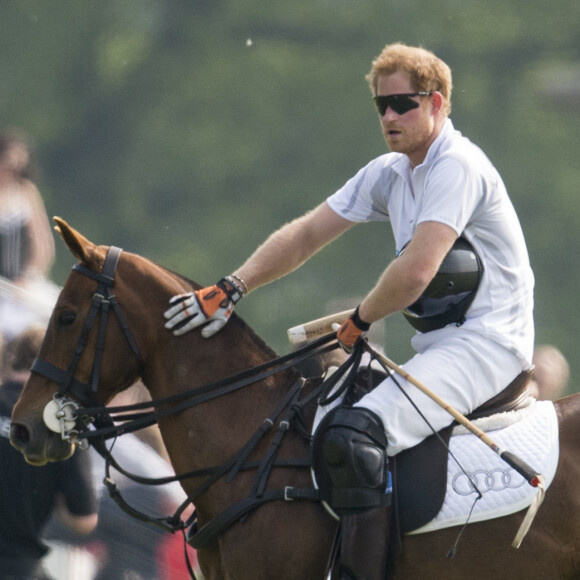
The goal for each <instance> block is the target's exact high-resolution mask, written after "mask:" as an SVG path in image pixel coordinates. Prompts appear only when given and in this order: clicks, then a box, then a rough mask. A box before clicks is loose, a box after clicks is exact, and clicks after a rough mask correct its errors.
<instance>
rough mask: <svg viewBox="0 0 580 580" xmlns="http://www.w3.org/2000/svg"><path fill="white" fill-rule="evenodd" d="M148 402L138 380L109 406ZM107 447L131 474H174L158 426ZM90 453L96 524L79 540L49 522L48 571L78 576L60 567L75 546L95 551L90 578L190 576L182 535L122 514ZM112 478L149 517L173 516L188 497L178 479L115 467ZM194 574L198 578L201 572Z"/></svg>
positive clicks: (65, 577)
mask: <svg viewBox="0 0 580 580" xmlns="http://www.w3.org/2000/svg"><path fill="white" fill-rule="evenodd" d="M146 400H149V401H150V400H151V397H150V395H149V392H148V391H147V390H146V388H145V387H144V385H143V384H142V383H136V384H135V385H133V386H132V387H130V388H129V389H127V390H126V391H124V392H122V393H120V394H119V395H117V396H116V397H115V398H113V400H112V401H111V402H110V403H109V406H110V407H115V406H124V405H131V404H134V403H137V402H143V401H146ZM123 414H126V413H123ZM108 445H109V446H111V449H112V455H113V457H114V458H115V459H116V461H117V463H119V465H120V466H121V467H122V468H123V469H125V470H126V471H128V472H129V473H133V474H137V475H139V476H141V477H146V478H162V477H170V476H172V475H174V471H173V468H172V467H171V465H170V463H169V461H168V456H167V451H166V450H165V446H164V444H163V441H162V439H161V434H160V432H159V428H158V427H157V425H152V426H151V427H147V428H145V429H140V430H139V431H136V432H134V433H126V434H124V435H122V436H120V437H118V438H117V439H116V440H114V441H113V442H112V443H111V442H109V443H108ZM91 457H92V462H93V480H94V482H95V484H96V485H98V493H99V498H100V499H99V505H100V507H99V525H98V526H97V528H96V529H95V531H94V532H93V533H91V534H90V535H89V536H88V537H86V538H79V537H75V536H74V535H73V534H70V533H69V532H66V530H64V529H63V527H62V525H61V524H59V522H57V521H52V522H51V523H50V525H49V526H48V527H47V531H46V534H45V537H46V539H47V540H49V542H50V543H51V545H53V546H54V547H55V548H56V549H55V551H54V554H53V556H52V557H51V558H52V559H53V563H52V566H53V568H51V569H55V572H56V571H57V569H58V574H59V580H78V578H77V577H75V576H74V575H72V574H71V573H70V572H68V573H67V572H65V571H63V567H62V565H63V562H65V561H66V560H67V559H69V558H70V555H71V552H72V556H73V558H78V554H79V548H83V549H84V550H85V551H86V552H88V553H91V554H97V555H98V567H97V570H96V571H95V574H94V575H93V576H91V580H119V579H127V580H189V579H190V575H189V573H188V571H187V567H186V564H185V557H184V549H185V547H184V541H183V536H182V534H180V533H177V534H171V533H170V532H168V531H166V530H164V529H162V528H159V527H157V526H155V525H153V524H150V523H146V522H143V521H141V520H138V519H136V518H134V517H132V516H130V515H129V514H127V513H125V512H124V511H123V510H122V509H121V508H120V507H119V506H118V505H117V504H116V503H115V501H114V500H113V499H112V498H111V497H110V495H109V492H108V490H107V489H106V488H105V487H104V486H103V484H102V481H103V478H104V477H105V461H104V459H103V458H102V457H101V456H100V455H99V454H98V453H97V452H96V451H95V450H94V449H93V448H92V447H91ZM111 478H112V479H113V481H114V482H115V483H116V484H117V487H118V489H119V491H120V493H121V496H122V497H123V499H124V500H125V501H126V502H127V503H128V504H129V505H130V506H131V507H132V508H135V509H136V510H138V511H140V512H141V513H143V514H145V515H147V516H150V517H152V518H165V517H167V516H170V515H173V513H174V511H175V509H176V508H177V507H178V506H179V505H181V503H182V502H183V501H184V500H185V499H186V495H185V492H184V491H183V489H182V488H181V485H180V484H179V483H177V482H173V483H171V484H166V485H144V484H142V483H137V482H135V481H133V480H132V479H130V478H129V477H126V476H125V475H122V474H121V473H119V472H118V471H117V470H115V469H114V468H113V467H111ZM188 513H189V512H188ZM184 517H185V518H186V517H187V515H185V516H184ZM54 542H58V544H60V545H58V544H54ZM188 553H189V557H190V561H191V563H192V566H196V562H197V559H196V554H195V551H194V550H193V549H192V548H190V547H188ZM54 560H58V562H54ZM57 567H58V568H57ZM69 569H70V567H69ZM197 574H198V576H197V577H198V578H201V575H200V574H199V571H198V572H197Z"/></svg>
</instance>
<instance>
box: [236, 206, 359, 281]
mask: <svg viewBox="0 0 580 580" xmlns="http://www.w3.org/2000/svg"><path fill="white" fill-rule="evenodd" d="M354 223H355V222H351V221H349V220H347V219H345V218H343V217H341V216H339V215H338V214H337V213H336V212H334V211H333V210H332V209H330V207H329V206H328V204H327V203H326V202H323V203H322V204H320V205H319V206H318V207H316V208H315V209H314V210H312V211H311V212H309V213H307V214H305V215H303V216H302V217H300V218H297V219H295V220H294V221H291V222H289V223H287V224H286V225H284V226H282V227H281V228H280V229H279V230H277V231H276V232H274V233H273V234H272V235H271V236H270V237H269V238H268V239H267V240H266V241H265V242H264V243H263V244H262V245H261V246H260V247H259V248H258V249H257V250H256V251H255V252H254V253H253V254H252V255H251V256H250V257H249V258H248V260H247V261H246V262H245V263H244V265H243V266H241V267H240V268H238V270H236V271H235V272H234V275H235V276H239V277H240V278H241V279H242V280H243V281H244V283H245V284H246V286H247V290H248V292H250V291H252V290H255V289H256V288H258V287H259V286H263V285H264V284H267V283H268V282H272V281H274V280H277V279H278V278H281V277H282V276H285V275H286V274H289V273H290V272H292V271H294V270H296V269H297V268H298V267H299V266H301V265H302V264H303V263H304V262H306V261H307V260H308V259H309V258H310V257H311V256H313V255H314V254H315V253H316V252H318V251H319V250H320V249H321V248H323V247H324V246H326V245H327V244H328V243H330V242H331V241H332V240H334V239H336V238H337V237H338V236H340V235H341V234H343V233H344V232H346V231H347V230H348V229H349V228H351V227H352V226H353V225H354Z"/></svg>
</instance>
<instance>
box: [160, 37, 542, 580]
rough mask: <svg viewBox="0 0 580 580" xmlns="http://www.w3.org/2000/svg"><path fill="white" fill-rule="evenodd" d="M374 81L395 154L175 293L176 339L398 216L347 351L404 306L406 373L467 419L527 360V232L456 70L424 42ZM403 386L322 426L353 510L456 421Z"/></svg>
mask: <svg viewBox="0 0 580 580" xmlns="http://www.w3.org/2000/svg"><path fill="white" fill-rule="evenodd" d="M367 80H368V82H369V86H370V89H371V93H372V95H373V100H374V103H375V106H376V108H377V111H378V114H379V122H380V126H381V130H382V132H383V136H384V139H385V142H386V144H387V147H388V148H389V149H390V151H391V152H390V153H387V154H384V155H381V156H379V157H377V158H376V159H374V160H372V161H371V162H370V163H368V164H367V165H366V166H365V167H363V168H362V169H361V170H360V171H359V172H358V173H357V174H356V175H355V176H354V177H353V178H352V179H350V180H349V181H347V183H346V184H345V185H344V186H343V187H342V188H340V189H339V190H338V191H337V192H336V193H334V194H333V195H331V196H330V197H328V199H326V201H324V202H323V203H321V204H320V205H318V207H316V208H315V209H313V210H312V211H310V212H309V213H307V214H305V215H304V216H302V217H300V218H298V219H296V220H294V221H292V222H290V223H288V224H286V225H284V226H283V227H282V228H281V229H279V230H278V231H276V232H275V233H274V234H272V235H271V236H270V237H269V238H268V239H267V240H266V241H265V242H264V243H263V244H262V245H261V246H260V247H259V248H258V249H257V250H256V251H255V252H254V253H253V254H252V255H251V256H250V258H249V259H248V260H247V261H246V262H245V263H244V264H243V265H242V266H241V267H240V268H238V269H237V270H236V271H235V272H234V273H233V274H231V276H228V277H226V278H223V279H221V280H220V281H219V282H218V283H217V284H216V285H215V286H211V287H209V288H204V289H201V290H198V291H196V292H193V293H190V294H182V295H178V296H175V297H174V298H173V299H172V300H171V302H170V308H169V309H168V310H167V312H166V313H165V315H166V318H167V319H168V321H167V323H166V328H168V329H171V330H172V331H173V333H174V334H176V335H181V334H183V333H185V332H187V331H189V330H191V329H193V328H196V327H198V326H201V325H205V326H204V328H203V329H202V334H203V336H204V337H206V338H209V337H210V336H212V335H213V334H214V333H215V332H217V331H218V330H220V329H221V328H222V327H223V326H224V325H225V324H226V322H227V320H228V318H229V316H230V314H231V312H232V310H233V307H234V305H235V303H236V302H237V301H238V300H240V298H242V296H244V295H245V294H248V293H249V292H250V291H253V290H255V289H256V288H258V287H260V286H262V285H264V284H266V283H269V282H272V281H274V280H276V279H278V278H280V277H282V276H284V275H285V274H288V273H289V272H291V271H293V270H294V269H296V268H298V267H299V266H300V265H302V264H303V263H304V262H305V261H306V260H307V259H309V258H310V257H311V256H312V255H314V254H315V253H316V252H318V251H319V250H320V249H321V248H323V247H324V246H325V245H326V244H328V243H330V242H331V241H332V240H334V239H335V238H337V237H338V236H340V235H341V234H343V233H344V232H346V231H347V230H348V229H350V228H351V227H352V226H353V225H354V224H355V223H359V222H367V221H377V220H380V221H390V222H391V226H392V230H393V234H394V239H395V244H396V251H397V257H396V258H395V259H394V260H392V261H391V262H390V264H389V265H388V266H387V267H386V269H385V270H384V272H383V273H382V274H381V275H380V277H379V279H378V281H377V283H376V285H375V286H374V288H372V289H371V290H370V291H369V292H368V294H367V295H366V297H365V298H364V299H363V300H362V302H361V303H360V304H359V305H358V307H357V308H356V310H355V312H354V314H353V315H352V316H351V317H350V318H349V319H348V320H347V321H346V322H345V323H344V324H342V326H341V327H340V329H339V330H338V340H339V341H340V343H341V344H342V345H343V347H344V348H345V349H346V350H350V349H352V348H353V346H354V344H355V343H356V342H357V341H358V340H360V338H361V336H363V335H364V333H365V332H366V331H367V330H368V329H369V326H370V325H371V324H372V323H373V322H375V321H377V320H380V319H382V318H384V317H386V316H388V315H390V314H393V313H395V312H398V311H404V312H405V314H406V316H407V318H408V319H409V320H410V321H411V323H412V324H413V325H414V326H415V327H416V328H417V329H418V332H417V334H416V335H415V336H414V337H413V339H412V345H413V347H414V349H415V350H416V351H417V354H416V355H415V356H414V357H413V358H412V359H411V360H409V361H408V362H407V363H406V364H405V365H404V367H405V369H406V371H407V372H408V373H409V374H410V375H412V376H414V377H417V378H418V380H420V381H421V382H423V383H424V384H426V385H428V386H429V388H430V389H431V390H432V391H433V392H434V393H436V394H437V395H438V396H439V397H441V398H442V399H443V400H445V401H447V402H448V403H449V404H450V405H451V406H452V407H454V408H455V409H457V410H458V411H460V412H462V413H464V414H469V413H470V412H471V411H472V410H473V409H475V408H477V407H478V406H479V405H481V404H482V403H484V402H485V401H487V400H489V399H491V398H492V397H494V396H495V395H497V394H498V393H499V392H500V391H501V390H503V389H504V388H505V387H506V385H508V384H509V383H510V382H511V381H512V380H513V379H514V378H515V377H516V376H517V375H518V374H520V372H522V371H523V370H527V369H529V368H530V367H531V360H532V349H533V342H534V325H533V285H534V279H533V274H532V270H531V268H530V263H529V258H528V253H527V249H526V244H525V240H524V236H523V233H522V228H521V226H520V223H519V220H518V218H517V215H516V212H515V210H514V207H513V205H512V203H511V201H510V199H509V197H508V193H507V191H506V188H505V185H504V183H503V181H502V179H501V177H500V175H499V174H498V172H497V170H496V169H495V168H494V166H493V165H492V163H491V162H490V161H489V159H488V158H487V157H486V156H485V154H484V153H483V152H482V151H481V150H480V149H479V148H478V147H477V146H475V145H474V144H473V143H471V142H470V141H469V140H468V139H467V138H465V137H463V136H462V135H461V134H460V133H459V132H458V131H456V130H455V129H454V126H453V124H452V122H451V119H450V118H449V115H450V111H451V100H450V99H451V88H452V80H451V71H450V69H449V67H448V66H447V65H446V64H445V63H444V62H443V61H442V60H440V59H439V58H437V57H436V56H435V55H434V54H433V53H431V52H429V51H427V50H425V49H423V48H416V47H409V46H406V45H403V44H391V45H387V46H386V47H385V48H384V50H383V51H382V52H381V54H380V55H379V56H378V57H377V58H376V59H375V60H374V61H373V63H372V68H371V71H370V73H369V74H368V75H367ZM463 274H466V276H463V277H462V275H463ZM206 323H207V324H206ZM397 382H398V383H399V385H400V387H399V388H398V387H397V386H396V385H395V384H394V382H393V379H391V378H387V379H385V380H384V381H383V382H382V383H381V384H379V385H378V386H377V387H376V388H375V389H374V390H372V391H371V392H370V393H368V394H367V395H365V396H364V397H363V398H362V399H361V400H360V401H359V402H358V403H356V404H355V405H354V406H353V407H350V408H341V409H340V410H339V411H337V412H336V413H335V414H333V415H332V416H331V417H330V418H329V419H328V420H327V421H325V424H324V427H325V429H324V432H322V433H318V434H317V438H320V439H319V442H320V443H321V445H320V448H321V450H322V455H323V465H322V467H320V468H319V469H320V470H321V472H324V473H326V474H327V476H328V478H329V481H330V484H331V485H332V486H333V487H334V488H335V491H334V493H333V497H335V498H336V505H335V506H333V507H334V508H335V509H336V511H337V513H339V514H340V515H344V516H345V518H349V517H350V515H349V514H352V513H356V512H364V511H365V510H371V511H374V510H376V509H379V510H382V509H383V508H382V507H381V506H383V505H384V504H386V503H388V500H385V499H384V495H385V494H384V492H385V490H386V487H387V485H388V478H387V475H386V472H387V463H388V461H387V456H394V455H396V454H397V453H399V452H400V451H402V450H404V449H408V448H410V447H413V446H415V445H416V444H417V443H419V442H420V441H422V440H423V439H424V438H425V437H427V436H428V435H430V434H431V433H432V430H433V429H435V430H440V429H442V428H443V427H445V426H447V425H449V424H450V423H451V421H452V417H451V416H450V415H449V414H448V413H447V412H446V411H445V410H443V409H442V408H440V407H439V406H438V405H436V404H435V403H434V402H433V401H431V400H430V399H428V398H427V397H426V396H425V395H423V394H422V393H419V392H417V391H416V390H414V389H413V387H412V385H410V384H409V383H408V382H407V381H405V380H404V379H402V378H399V379H398V380H397ZM408 397H410V398H411V399H412V400H413V401H414V402H415V404H416V405H417V406H418V407H419V408H420V410H421V413H422V415H423V417H422V416H420V415H419V414H418V413H417V412H416V410H415V409H414V408H413V406H412V404H411V402H410V401H409V398H408ZM425 419H426V420H425ZM357 489H358V490H362V492H361V493H351V491H352V490H357ZM366 492H368V493H366ZM382 565H383V564H382V563H381V564H380V566H382ZM348 568H349V570H347V569H346V567H345V568H344V571H343V577H345V578H362V577H365V578H371V577H372V578H375V577H376V578H384V570H382V569H377V570H375V571H374V572H372V573H368V572H363V573H361V572H359V571H358V569H355V568H357V563H356V562H355V563H349V565H348ZM349 574H350V576H349ZM373 574H374V575H373Z"/></svg>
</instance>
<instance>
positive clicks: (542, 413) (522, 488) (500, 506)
mask: <svg viewBox="0 0 580 580" xmlns="http://www.w3.org/2000/svg"><path fill="white" fill-rule="evenodd" d="M333 370H335V369H331V370H329V373H332V372H333ZM339 387H340V382H339V384H338V385H336V386H335V388H334V389H333V392H334V391H336V390H337V389H338V388H339ZM339 403H340V400H337V401H334V402H333V403H332V404H331V405H328V406H327V407H324V408H321V407H319V408H318V410H317V413H316V416H315V420H314V425H313V428H312V432H313V433H314V431H315V430H316V427H317V426H318V424H319V423H320V421H321V420H322V419H323V418H324V416H325V415H326V414H327V413H328V412H329V411H330V410H331V409H332V408H334V407H335V406H336V405H338V404H339ZM474 423H475V425H477V426H478V427H479V428H480V429H481V430H482V431H484V432H486V433H487V434H488V436H489V437H490V438H491V439H492V440H493V441H494V442H495V443H496V444H497V445H498V446H499V447H500V448H501V449H502V450H505V451H509V452H511V453H513V454H514V455H516V456H517V457H519V458H520V459H522V460H523V461H525V462H526V463H527V464H528V465H529V466H530V467H532V468H534V469H535V470H536V471H537V472H538V473H539V474H541V475H543V476H544V478H545V487H546V489H548V487H549V486H550V484H551V483H552V480H553V479H554V475H555V474H556V467H557V465H558V456H559V439H558V419H557V416H556V411H555V409H554V404H553V403H552V402H551V401H536V402H534V403H532V404H531V405H529V406H528V407H525V408H524V409H521V410H518V411H511V412H508V413H499V414H497V415H493V416H491V417H486V418H484V419H480V420H478V421H474ZM449 448H450V451H451V453H450V454H449V461H448V464H447V491H446V494H445V501H444V503H443V506H442V508H441V510H440V512H439V513H438V514H437V516H436V517H435V518H434V519H433V520H431V521H430V522H429V523H428V524H426V525H425V526H422V527H421V528H418V529H416V530H413V531H412V532H409V533H410V534H421V533H425V532H431V531H434V530H440V529H443V528H447V527H451V526H456V525H462V524H464V523H465V522H466V521H467V520H468V518H469V521H470V522H479V521H483V520H489V519H493V518H499V517H502V516H507V515H509V514H513V513H516V512H518V511H521V510H524V509H526V508H527V507H529V506H530V504H531V503H532V500H533V498H534V496H535V495H536V494H537V493H539V490H538V489H537V488H535V487H532V486H531V485H529V484H528V482H527V481H526V480H525V479H524V478H523V477H522V476H521V475H520V474H519V473H518V472H517V471H516V470H515V469H513V468H512V467H510V466H509V465H508V464H507V463H506V462H505V461H504V460H503V459H501V457H499V455H497V453H495V452H494V451H492V450H491V449H490V448H489V447H488V446H487V445H486V444H485V443H483V442H482V441H481V440H480V439H479V437H477V436H476V435H473V434H472V433H471V432H468V431H467V430H466V429H465V428H464V427H461V426H459V427H457V428H456V429H455V430H454V432H453V435H452V437H451V440H450V443H449ZM313 479H314V474H313ZM472 482H473V483H472ZM314 484H315V485H316V480H315V479H314ZM474 486H475V487H477V489H478V490H479V492H480V493H481V498H480V499H477V497H478V492H477V491H476V490H475V488H474ZM476 499H477V501H476ZM472 508H473V511H472V513H471V516H470V515H469V514H470V512H471V510H472ZM327 509H328V511H329V513H331V515H333V516H334V517H336V515H335V514H333V512H332V510H331V509H330V508H328V507H327Z"/></svg>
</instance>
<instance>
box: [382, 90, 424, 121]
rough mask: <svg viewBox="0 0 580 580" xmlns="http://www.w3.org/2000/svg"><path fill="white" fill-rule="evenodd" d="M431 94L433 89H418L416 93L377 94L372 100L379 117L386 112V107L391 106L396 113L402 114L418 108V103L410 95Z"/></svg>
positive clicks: (422, 95)
mask: <svg viewBox="0 0 580 580" xmlns="http://www.w3.org/2000/svg"><path fill="white" fill-rule="evenodd" d="M432 94H433V91H429V92H427V91H418V92H417V93H400V94H398V95H377V96H376V97H373V101H374V102H375V107H376V108H377V111H378V112H379V115H380V116H381V117H382V116H383V115H384V114H385V113H386V112H387V108H388V107H391V109H393V111H395V113H397V115H404V114H405V113H407V112H408V111H411V110H413V109H418V108H419V103H418V102H417V101H414V100H413V99H411V97H427V96H429V95H432Z"/></svg>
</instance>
